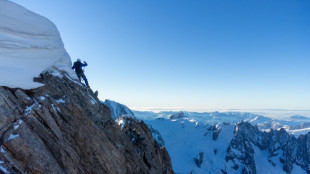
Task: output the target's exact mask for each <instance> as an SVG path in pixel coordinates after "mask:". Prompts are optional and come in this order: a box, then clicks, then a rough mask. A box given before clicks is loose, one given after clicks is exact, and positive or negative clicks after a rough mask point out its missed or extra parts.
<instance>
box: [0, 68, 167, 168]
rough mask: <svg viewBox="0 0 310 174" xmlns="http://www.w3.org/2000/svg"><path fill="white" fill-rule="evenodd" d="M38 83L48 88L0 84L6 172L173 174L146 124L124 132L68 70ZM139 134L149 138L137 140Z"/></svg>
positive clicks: (0, 157)
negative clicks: (60, 75) (132, 139)
mask: <svg viewBox="0 0 310 174" xmlns="http://www.w3.org/2000/svg"><path fill="white" fill-rule="evenodd" d="M35 81H37V82H39V83H43V84H45V86H43V87H40V88H37V89H33V90H22V89H11V88H7V87H0V147H1V151H0V170H1V172H2V173H98V174H99V173H100V174H102V173H173V171H172V168H171V162H170V157H169V155H168V153H167V151H166V150H165V149H163V148H159V146H158V145H157V144H156V143H155V141H154V140H153V139H152V136H151V134H150V131H149V129H148V128H147V126H145V125H144V124H143V123H141V122H137V121H135V120H134V119H133V120H132V123H135V124H131V125H130V129H128V130H127V131H125V132H123V131H122V130H121V129H120V126H119V125H117V124H116V122H115V121H114V120H113V119H112V118H111V114H110V110H109V108H108V107H106V106H105V105H104V104H102V103H101V102H100V101H99V100H98V98H97V97H96V96H95V95H94V93H93V92H92V91H91V90H89V91H87V90H86V89H85V88H84V86H83V85H82V84H80V83H79V82H77V81H75V80H73V79H71V78H70V77H69V76H67V75H66V74H63V77H62V78H60V77H55V76H52V75H50V74H49V73H46V74H42V75H41V76H40V77H39V78H36V79H35ZM134 133H139V134H140V136H141V137H143V138H144V139H143V140H142V141H140V142H137V141H135V142H132V141H131V139H130V138H131V137H130V136H128V135H131V134H134ZM139 143H141V144H139Z"/></svg>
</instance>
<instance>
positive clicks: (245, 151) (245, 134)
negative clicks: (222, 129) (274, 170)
mask: <svg viewBox="0 0 310 174" xmlns="http://www.w3.org/2000/svg"><path fill="white" fill-rule="evenodd" d="M255 147H258V148H259V150H260V151H267V153H268V162H269V163H271V164H272V166H274V167H275V166H276V165H277V162H278V161H277V160H279V161H280V162H281V163H282V168H283V170H284V171H285V172H286V173H291V172H292V169H293V166H294V165H298V166H300V167H301V168H302V169H304V170H305V171H306V172H307V173H308V174H309V173H310V160H309V159H310V133H308V134H307V135H301V136H299V137H298V138H296V137H295V136H293V135H289V134H288V133H287V132H286V131H285V130H284V129H283V128H281V129H278V130H273V129H271V131H269V132H264V131H259V130H258V128H257V127H255V126H253V125H251V124H250V123H248V122H241V123H239V124H237V125H236V127H235V131H234V137H233V138H232V140H231V142H230V145H229V147H228V149H227V156H226V161H227V162H229V161H230V162H232V163H233V168H234V169H235V170H238V169H239V168H241V171H242V173H243V174H256V173H257V172H256V171H257V167H263V166H257V165H256V162H257V161H255V159H254V153H255V150H254V148H255ZM223 173H226V170H223Z"/></svg>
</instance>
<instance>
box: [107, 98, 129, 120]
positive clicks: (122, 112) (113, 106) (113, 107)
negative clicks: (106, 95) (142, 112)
mask: <svg viewBox="0 0 310 174" xmlns="http://www.w3.org/2000/svg"><path fill="white" fill-rule="evenodd" d="M102 103H103V104H104V105H106V106H107V107H109V108H110V111H111V116H112V118H113V119H115V120H116V119H117V118H118V117H120V116H126V117H135V114H134V113H133V112H132V111H131V110H130V109H129V108H128V107H127V106H125V105H123V104H120V103H117V102H115V101H112V100H108V99H106V100H105V101H104V102H102Z"/></svg>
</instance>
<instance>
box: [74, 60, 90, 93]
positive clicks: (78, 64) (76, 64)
mask: <svg viewBox="0 0 310 174" xmlns="http://www.w3.org/2000/svg"><path fill="white" fill-rule="evenodd" d="M84 66H87V63H86V62H85V61H84V63H82V62H81V59H77V61H76V62H74V64H73V66H72V69H74V70H75V73H76V75H77V76H78V78H79V80H80V82H81V78H83V80H84V82H85V84H86V86H87V87H88V88H89V84H88V81H87V78H86V76H85V74H84V70H83V67H84Z"/></svg>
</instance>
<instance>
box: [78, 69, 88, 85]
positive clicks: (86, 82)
mask: <svg viewBox="0 0 310 174" xmlns="http://www.w3.org/2000/svg"><path fill="white" fill-rule="evenodd" d="M76 75H77V76H78V78H79V80H80V82H81V78H83V80H84V82H85V84H86V86H89V85H88V80H87V78H86V76H85V75H84V73H83V72H82V73H76Z"/></svg>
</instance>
